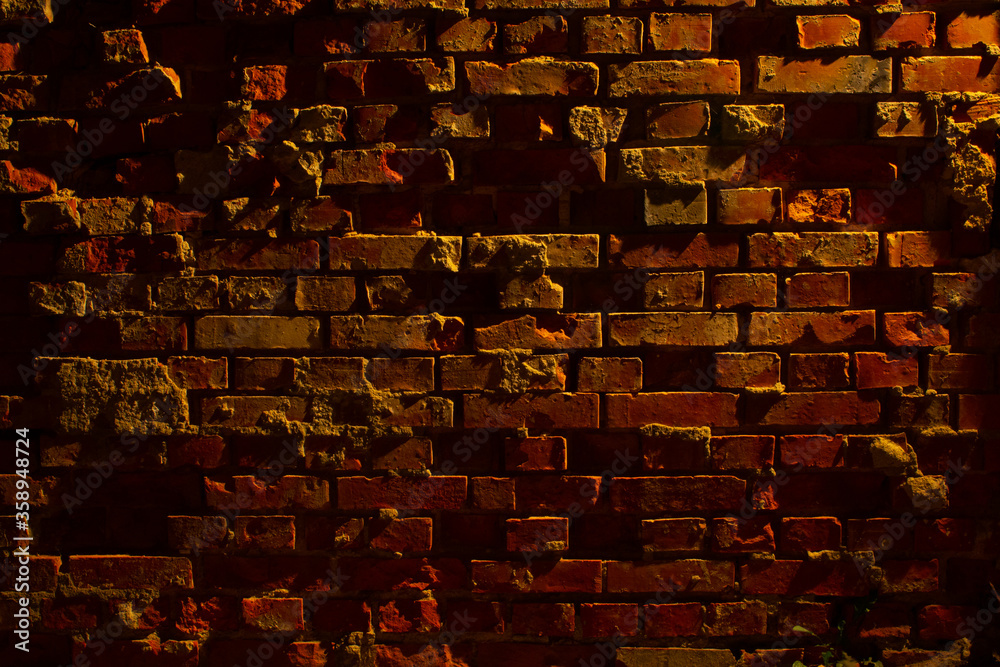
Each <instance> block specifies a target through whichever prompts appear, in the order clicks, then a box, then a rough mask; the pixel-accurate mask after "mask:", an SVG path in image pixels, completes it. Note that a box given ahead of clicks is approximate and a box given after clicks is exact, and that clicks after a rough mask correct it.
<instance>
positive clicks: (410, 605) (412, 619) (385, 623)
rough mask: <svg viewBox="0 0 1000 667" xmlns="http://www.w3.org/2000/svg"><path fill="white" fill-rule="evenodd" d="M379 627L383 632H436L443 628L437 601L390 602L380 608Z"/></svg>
mask: <svg viewBox="0 0 1000 667" xmlns="http://www.w3.org/2000/svg"><path fill="white" fill-rule="evenodd" d="M378 626H379V627H378V629H379V630H381V631H382V632H436V631H437V630H440V628H441V618H440V616H439V615H438V609H437V601H435V600H434V599H432V598H431V599H423V600H390V601H389V602H386V603H383V604H382V605H380V607H379V623H378Z"/></svg>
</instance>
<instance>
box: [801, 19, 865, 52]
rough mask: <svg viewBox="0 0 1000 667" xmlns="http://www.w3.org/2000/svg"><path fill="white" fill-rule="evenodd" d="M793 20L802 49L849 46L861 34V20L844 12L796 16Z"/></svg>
mask: <svg viewBox="0 0 1000 667" xmlns="http://www.w3.org/2000/svg"><path fill="white" fill-rule="evenodd" d="M795 22H796V25H797V26H798V30H799V47H800V48H803V49H836V48H850V47H854V46H857V45H858V39H859V37H860V36H861V22H860V21H858V20H857V19H855V18H851V17H850V16H847V15H844V14H832V15H829V16H798V17H796V18H795Z"/></svg>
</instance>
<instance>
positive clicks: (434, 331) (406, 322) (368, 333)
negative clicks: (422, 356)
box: [300, 315, 464, 352]
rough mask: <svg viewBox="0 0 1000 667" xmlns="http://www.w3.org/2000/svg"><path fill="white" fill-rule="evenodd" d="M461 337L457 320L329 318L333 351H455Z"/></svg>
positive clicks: (462, 330)
mask: <svg viewBox="0 0 1000 667" xmlns="http://www.w3.org/2000/svg"><path fill="white" fill-rule="evenodd" d="M300 319H301V318H300ZM463 338H464V324H463V322H462V320H460V319H459V318H457V317H444V318H434V317H432V316H430V315H412V316H410V317H395V316H391V315H368V316H361V315H344V316H340V315H334V316H332V317H331V318H330V348H331V349H334V350H348V349H368V350H421V351H440V352H457V351H458V350H460V349H461V348H462V347H463Z"/></svg>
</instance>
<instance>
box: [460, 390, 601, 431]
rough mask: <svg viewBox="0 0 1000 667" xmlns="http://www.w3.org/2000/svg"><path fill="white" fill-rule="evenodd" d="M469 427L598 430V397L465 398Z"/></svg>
mask: <svg viewBox="0 0 1000 667" xmlns="http://www.w3.org/2000/svg"><path fill="white" fill-rule="evenodd" d="M462 398H463V405H464V409H465V428H597V427H598V425H599V423H598V421H599V416H598V405H599V401H598V395H597V394H583V393H580V394H571V393H556V394H545V395H528V394H525V395H519V396H517V397H515V398H514V399H513V400H511V397H510V396H503V395H500V396H490V395H486V394H473V393H467V394H464V395H463V397H462Z"/></svg>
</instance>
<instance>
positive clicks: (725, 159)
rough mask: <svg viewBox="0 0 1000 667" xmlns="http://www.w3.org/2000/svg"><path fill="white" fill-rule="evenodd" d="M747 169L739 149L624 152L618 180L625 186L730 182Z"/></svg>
mask: <svg viewBox="0 0 1000 667" xmlns="http://www.w3.org/2000/svg"><path fill="white" fill-rule="evenodd" d="M745 166H746V154H745V153H744V152H743V151H742V150H740V149H733V148H715V147H712V148H710V147H707V146H670V147H664V148H623V149H622V151H621V165H620V170H619V174H620V175H619V180H621V181H623V182H625V183H636V182H646V181H654V182H655V181H663V182H667V183H673V182H676V181H677V180H678V179H680V180H682V181H688V182H692V181H728V180H732V179H735V178H738V177H739V176H740V175H741V174H742V173H743V170H744V168H745Z"/></svg>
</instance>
